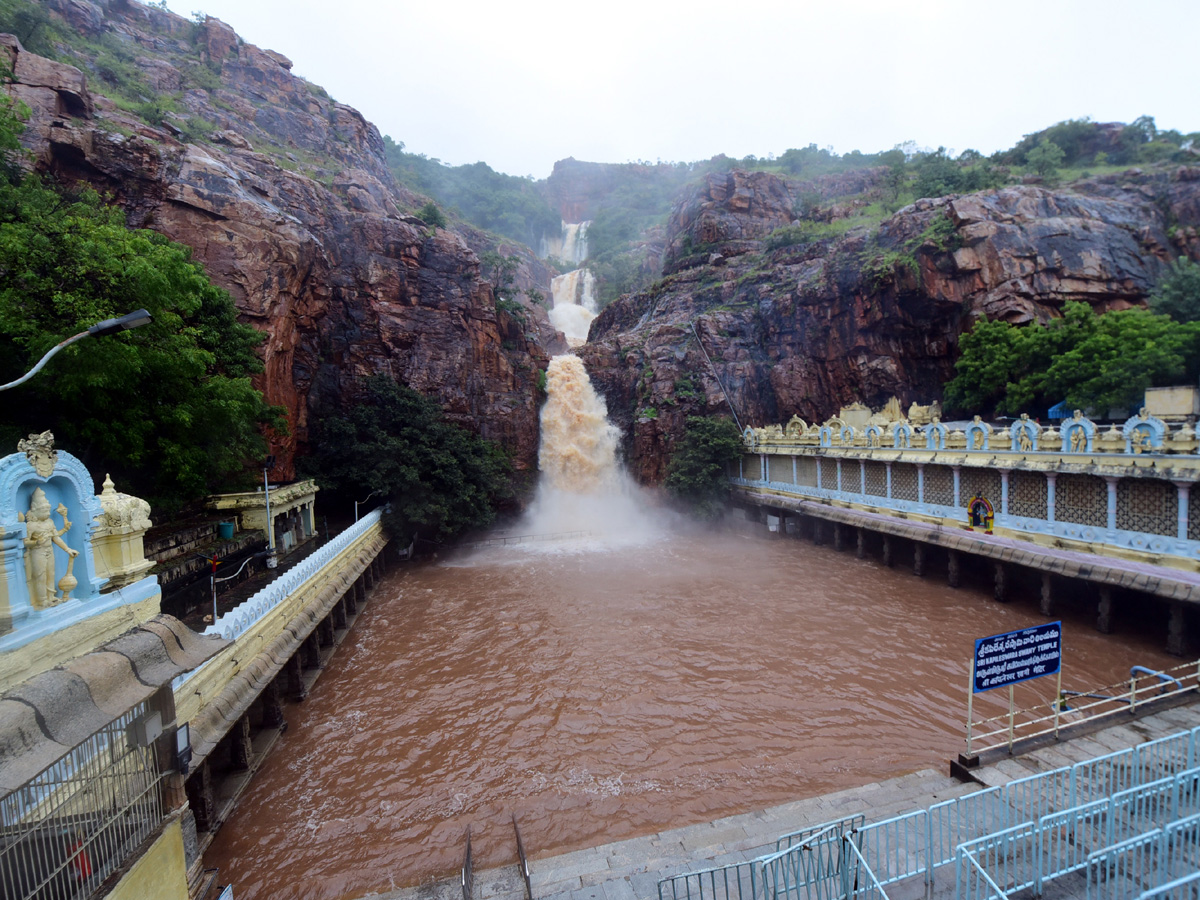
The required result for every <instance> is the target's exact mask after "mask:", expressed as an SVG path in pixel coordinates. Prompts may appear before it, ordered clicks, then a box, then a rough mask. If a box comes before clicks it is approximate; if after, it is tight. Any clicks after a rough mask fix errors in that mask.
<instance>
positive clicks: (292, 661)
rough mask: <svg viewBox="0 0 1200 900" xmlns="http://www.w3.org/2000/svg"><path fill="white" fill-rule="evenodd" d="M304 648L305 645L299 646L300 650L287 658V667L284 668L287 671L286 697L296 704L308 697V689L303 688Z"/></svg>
mask: <svg viewBox="0 0 1200 900" xmlns="http://www.w3.org/2000/svg"><path fill="white" fill-rule="evenodd" d="M305 646H306V645H305V644H301V645H300V648H299V649H298V650H297V651H296V652H295V653H293V654H292V655H291V656H290V657H288V661H287V665H286V666H284V669H285V670H286V671H287V680H288V696H289V697H291V698H292V700H293V701H294V702H296V703H299V702H300V701H301V700H303V699H304V698H305V697H307V696H308V689H307V688H305V686H304V658H303V654H304V648H305Z"/></svg>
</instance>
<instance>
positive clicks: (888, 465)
mask: <svg viewBox="0 0 1200 900" xmlns="http://www.w3.org/2000/svg"><path fill="white" fill-rule="evenodd" d="M883 465H884V468H886V469H887V494H886V496H887V498H888V499H889V500H891V499H892V464H891V462H885V463H884V464H883Z"/></svg>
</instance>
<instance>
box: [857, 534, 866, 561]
mask: <svg viewBox="0 0 1200 900" xmlns="http://www.w3.org/2000/svg"><path fill="white" fill-rule="evenodd" d="M854 532H855V537H856V538H857V540H856V542H855V543H856V546H855V548H854V555H855V556H856V557H858V558H859V559H863V558H864V557H866V555H867V530H866V529H865V528H855V529H854Z"/></svg>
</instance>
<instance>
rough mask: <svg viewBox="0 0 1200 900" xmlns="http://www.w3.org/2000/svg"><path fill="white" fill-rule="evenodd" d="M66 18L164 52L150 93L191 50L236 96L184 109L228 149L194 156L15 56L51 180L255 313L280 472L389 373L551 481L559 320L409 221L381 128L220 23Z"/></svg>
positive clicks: (88, 10) (169, 127)
mask: <svg viewBox="0 0 1200 900" xmlns="http://www.w3.org/2000/svg"><path fill="white" fill-rule="evenodd" d="M64 4H65V5H66V6H70V7H71V9H72V10H74V11H75V13H76V14H77V15H80V16H83V17H84V18H85V19H86V18H87V17H88V16H91V17H92V18H94V15H95V14H98V13H102V16H104V17H107V18H103V19H102V21H101V22H100V23H98V24H97V23H95V22H93V23H92V26H93V27H104V28H109V29H113V30H119V31H120V32H121V33H123V34H126V35H128V36H130V37H131V38H132V39H133V40H134V41H136V42H137V43H138V44H140V45H142V46H144V47H146V48H147V56H146V58H145V59H144V60H139V63H138V64H139V67H140V68H141V70H142V71H143V73H144V75H145V77H146V78H147V80H154V81H155V82H156V83H159V84H162V83H163V82H164V80H167V81H170V80H171V79H173V78H175V77H177V76H178V75H179V71H180V69H181V68H182V67H184V66H185V64H184V63H182V62H180V60H179V59H178V58H177V55H172V53H163V52H158V51H159V50H161V48H162V47H163V46H167V47H168V48H170V47H176V48H177V49H178V48H183V49H186V50H188V51H189V52H190V51H191V49H192V47H193V45H192V44H188V43H187V41H188V40H192V41H194V42H198V43H199V45H200V46H201V47H202V49H203V53H204V54H205V56H206V58H207V59H208V60H209V61H211V62H212V64H213V66H214V67H216V68H219V72H220V83H221V88H220V89H219V90H213V91H209V90H205V89H197V88H194V87H193V88H190V89H187V90H186V93H185V96H184V101H183V103H184V105H185V106H186V107H187V109H188V111H189V113H188V114H189V115H191V116H197V117H200V118H203V119H205V120H207V121H209V122H212V123H214V124H215V125H216V126H217V130H216V131H215V132H213V136H214V140H215V142H216V143H184V142H182V141H181V140H179V139H178V137H177V135H179V134H180V128H181V127H183V126H184V125H185V124H186V119H187V117H186V116H177V117H175V118H174V119H170V118H168V119H167V120H165V121H164V127H162V128H152V127H150V126H148V125H145V124H144V123H142V122H140V121H138V120H136V119H134V118H132V117H130V116H128V115H125V114H123V113H121V112H120V111H119V110H118V109H116V107H115V106H114V105H113V104H112V103H110V102H109V101H108V100H106V99H105V98H104V97H103V96H102V95H99V94H96V93H95V92H93V91H92V90H91V89H90V86H89V85H88V80H87V78H86V77H85V76H84V74H83V73H81V72H80V71H79V70H78V69H74V68H72V67H70V66H65V65H61V64H58V63H53V62H50V61H49V60H45V59H42V58H40V57H36V56H34V55H32V54H29V53H26V52H24V51H22V50H21V49H20V48H19V46H18V45H17V44H16V41H15V39H11V38H9V39H7V43H4V44H3V46H2V47H0V51H2V52H5V53H7V54H8V58H9V59H10V60H11V61H12V63H13V68H14V70H15V72H16V73H17V81H18V83H17V85H15V88H14V92H15V93H16V94H17V96H19V97H20V98H21V99H23V100H25V102H26V103H28V104H29V106H30V108H31V109H32V116H31V118H30V122H29V125H28V127H27V129H26V132H25V134H24V137H23V139H24V141H25V142H26V145H27V146H28V147H29V148H30V149H31V150H32V151H33V152H34V154H35V156H36V165H37V167H38V168H39V169H42V170H44V171H47V172H50V173H52V174H53V175H55V176H56V177H57V178H59V179H61V180H63V181H65V182H86V183H89V184H91V185H94V186H95V187H97V188H98V189H99V190H101V191H102V192H107V193H109V194H111V195H112V196H113V198H114V199H115V201H116V202H118V203H119V204H121V206H123V207H124V209H125V210H126V212H127V215H128V220H129V222H130V224H131V225H133V226H136V227H142V226H144V227H149V228H153V229H155V230H156V231H159V232H161V233H163V234H165V235H166V236H168V237H170V238H171V239H173V240H176V241H179V242H180V243H184V244H187V245H189V246H191V247H192V248H194V258H195V259H196V260H197V261H199V262H200V263H202V264H203V265H204V267H205V269H206V270H207V272H208V273H209V275H210V277H211V278H212V280H213V282H214V283H216V284H218V285H220V286H222V287H224V288H225V289H227V290H228V291H229V292H230V293H231V295H232V296H233V298H234V301H235V303H236V304H237V307H238V309H239V311H240V313H241V318H242V319H243V320H244V321H246V322H248V323H250V324H252V325H253V326H254V327H256V328H258V329H259V330H261V331H263V332H264V333H265V334H266V335H267V340H266V342H265V344H264V346H263V351H262V352H263V358H264V362H265V366H266V371H265V373H264V374H263V375H262V376H260V377H259V379H258V381H259V386H260V387H261V388H262V390H263V392H264V394H265V395H266V398H267V400H268V401H269V402H271V403H274V404H279V405H281V406H283V407H284V408H285V410H286V411H287V418H288V424H289V427H290V432H291V433H290V435H288V436H287V437H280V438H277V439H276V441H275V445H274V447H273V452H275V454H276V455H277V457H278V459H279V468H278V469H277V470H276V472H277V474H278V475H279V476H280V477H282V478H288V477H290V476H291V475H292V474H293V473H294V463H295V457H296V455H297V454H299V453H303V452H304V449H305V445H306V441H307V436H308V417H309V414H310V411H311V410H312V409H313V408H314V407H316V406H317V405H320V406H321V407H322V408H325V409H336V408H338V407H339V406H343V405H345V404H348V403H351V402H353V400H354V398H355V396H356V393H357V391H358V390H359V389H360V385H361V380H362V379H363V378H364V377H365V376H369V375H372V374H376V373H387V374H389V375H392V376H393V377H395V378H397V379H398V380H400V381H402V382H404V383H406V384H408V385H410V386H411V387H413V388H414V389H416V390H418V391H420V392H422V393H425V394H429V395H432V396H434V397H435V398H436V399H438V400H439V401H440V402H441V403H442V404H443V406H444V407H445V409H446V412H447V415H448V417H449V418H450V419H451V420H453V421H457V422H459V423H460V424H463V425H465V426H467V427H470V428H471V429H473V430H475V431H476V432H478V433H480V434H482V435H483V436H485V437H488V438H492V439H495V440H497V441H499V442H501V443H502V444H503V445H505V446H506V447H507V448H508V449H509V450H510V451H511V452H512V453H513V455H514V459H515V463H516V465H517V467H518V468H519V469H533V468H536V462H537V435H538V419H537V414H538V408H537V395H536V380H537V371H538V369H540V368H544V367H545V365H546V362H547V355H546V352H545V351H544V350H543V348H542V346H541V344H540V341H541V340H543V339H545V340H548V341H553V340H554V339H555V337H556V336H555V334H554V331H553V329H551V328H549V326H548V323H546V322H545V315H544V313H542V314H541V315H540V318H539V316H538V313H537V312H536V311H534V310H529V311H527V312H528V315H527V317H526V322H524V323H522V322H521V321H518V320H516V319H514V318H513V317H511V316H509V315H508V314H506V313H503V312H501V311H498V310H497V309H496V307H495V298H494V297H493V294H492V288H491V285H490V284H489V283H487V282H486V281H484V280H483V279H482V278H481V277H480V271H479V263H478V259H477V258H476V256H475V254H474V252H472V251H471V250H470V248H469V247H468V246H467V244H466V243H465V242H464V241H463V239H462V238H461V237H459V236H458V235H457V234H455V233H452V232H450V231H444V230H435V229H432V228H430V227H429V226H427V225H425V224H424V223H423V222H421V221H420V220H418V219H416V218H413V217H412V216H409V215H405V214H404V213H403V209H405V208H409V209H411V208H414V207H415V206H418V205H419V202H418V198H416V197H414V196H413V195H411V194H408V193H407V192H406V191H404V190H403V189H401V188H400V187H398V186H397V185H396V184H395V183H394V182H393V181H392V179H391V176H390V175H389V173H388V171H387V167H386V165H385V163H384V159H383V143H382V139H381V137H380V135H379V133H378V131H376V130H375V128H374V126H372V125H370V124H369V123H367V122H366V121H365V120H364V119H363V118H362V116H361V115H360V114H359V113H358V112H357V111H355V110H353V109H350V108H349V107H346V106H343V105H341V104H338V103H335V102H333V101H332V100H329V99H328V98H327V97H324V96H323V92H320V91H319V90H317V89H314V88H313V87H312V86H311V85H308V84H307V83H306V82H304V81H302V80H300V79H298V78H296V77H294V76H292V75H291V73H290V71H289V69H290V65H291V64H290V62H288V61H287V60H286V58H285V57H282V56H281V55H279V54H277V53H272V52H269V51H263V50H260V49H259V48H257V47H253V46H251V45H248V44H244V43H242V42H241V40H240V39H239V38H238V37H237V35H236V34H234V33H233V31H232V29H230V28H229V27H228V26H226V25H224V23H221V22H219V21H217V20H215V19H208V20H207V22H206V23H205V24H204V26H203V28H202V30H201V32H200V33H199V34H196V35H194V36H193V37H189V36H191V35H193V32H192V27H193V26H192V24H191V23H189V22H187V20H183V19H180V17H178V16H173V15H172V14H170V13H167V12H165V11H162V10H157V9H152V8H146V7H141V6H140V5H138V4H128V7H127V8H126V7H121V8H120V9H118V8H117V7H115V6H114V7H112V8H110V9H108V10H104V11H101V10H99V8H98V7H93V6H91V5H90V4H87V5H86V6H84V7H81V8H79V9H76V7H77V5H78V4H77V3H73V2H72V3H67V2H66V0H59V5H60V6H63V5H64ZM89 21H90V19H89ZM154 48H157V49H154ZM152 49H154V52H152ZM176 63H179V65H178V66H177V65H176ZM177 126H178V127H177ZM289 147H290V148H293V150H287V149H284V148H289ZM304 154H307V156H305V155H304ZM530 277H531V278H532V277H533V276H532V275H530Z"/></svg>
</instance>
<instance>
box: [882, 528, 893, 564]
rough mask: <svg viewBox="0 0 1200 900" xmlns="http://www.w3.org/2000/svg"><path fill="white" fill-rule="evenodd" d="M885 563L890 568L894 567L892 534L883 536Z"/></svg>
mask: <svg viewBox="0 0 1200 900" xmlns="http://www.w3.org/2000/svg"><path fill="white" fill-rule="evenodd" d="M883 564H884V565H885V566H887V567H888V568H889V569H890V568H891V567H892V536H891V535H890V534H885V535H884V536H883Z"/></svg>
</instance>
